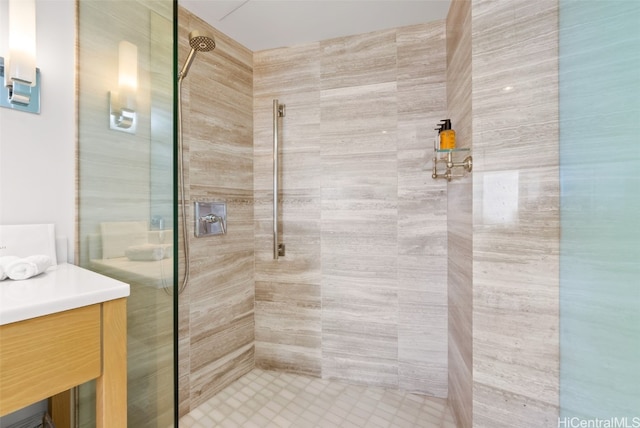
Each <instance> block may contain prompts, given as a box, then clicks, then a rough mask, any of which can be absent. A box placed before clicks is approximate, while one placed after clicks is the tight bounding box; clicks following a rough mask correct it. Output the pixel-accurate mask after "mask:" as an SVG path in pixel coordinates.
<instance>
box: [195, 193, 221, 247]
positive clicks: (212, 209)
mask: <svg viewBox="0 0 640 428" xmlns="http://www.w3.org/2000/svg"><path fill="white" fill-rule="evenodd" d="M194 211H195V216H194V217H195V222H194V223H195V224H194V228H195V235H196V237H198V238H201V237H203V236H211V235H226V233H227V204H226V203H224V202H196V203H195V207H194Z"/></svg>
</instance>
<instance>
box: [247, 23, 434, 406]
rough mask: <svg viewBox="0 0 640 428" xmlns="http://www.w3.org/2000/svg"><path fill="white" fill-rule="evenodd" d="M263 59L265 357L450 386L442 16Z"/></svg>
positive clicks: (271, 361) (260, 161)
mask: <svg viewBox="0 0 640 428" xmlns="http://www.w3.org/2000/svg"><path fill="white" fill-rule="evenodd" d="M254 66H255V67H254V100H255V101H254V129H255V131H254V153H255V165H254V166H255V175H254V189H255V202H256V205H255V247H256V254H255V258H256V272H255V276H256V364H257V365H259V366H261V367H266V368H274V369H284V370H290V371H295V372H301V373H307V374H313V375H317V376H323V377H327V378H338V379H345V380H349V381H354V382H362V383H369V384H376V385H384V386H390V387H400V388H403V389H408V390H415V391H420V392H424V393H428V394H431V395H434V396H441V397H443V396H446V394H447V382H446V366H447V353H446V351H447V350H446V329H447V326H446V313H447V308H446V304H447V302H446V267H445V266H446V195H445V192H444V190H445V186H446V185H445V184H443V183H439V182H434V181H433V180H431V177H430V173H431V172H430V169H431V163H430V162H431V160H430V157H431V150H432V145H431V144H432V138H433V131H432V128H433V127H434V126H435V124H436V123H437V122H438V121H439V120H440V119H442V118H444V116H443V115H444V114H445V104H446V100H445V96H446V93H445V40H444V22H436V23H431V24H424V25H418V26H411V27H406V28H400V29H394V30H388V31H381V32H375V33H370V34H364V35H359V36H352V37H345V38H339V39H333V40H327V41H322V42H319V43H312V44H309V45H304V46H298V47H293V48H283V49H275V50H269V51H263V52H257V53H256V54H255V56H254ZM274 98H278V99H279V100H280V102H281V103H284V104H286V105H287V116H286V117H285V118H284V120H283V132H282V134H283V138H282V144H281V165H282V173H281V174H282V178H281V183H282V184H281V189H282V190H281V191H282V194H281V195H280V199H281V201H282V202H281V213H282V217H281V229H282V241H283V242H284V243H285V244H286V245H287V255H286V256H285V257H284V258H282V259H280V260H279V261H274V260H272V252H271V245H272V243H271V242H272V241H271V239H272V237H271V227H272V223H271V222H272V212H271V198H272V190H271V189H272V188H271V186H272V184H271V180H272V178H271V177H272V176H271V174H272V158H271V156H272V100H273V99H274Z"/></svg>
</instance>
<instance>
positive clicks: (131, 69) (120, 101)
mask: <svg viewBox="0 0 640 428" xmlns="http://www.w3.org/2000/svg"><path fill="white" fill-rule="evenodd" d="M137 92H138V47H137V46H136V45H134V44H133V43H130V42H127V41H124V40H123V41H121V42H120V44H119V46H118V91H117V92H114V91H111V92H110V93H109V98H110V100H109V128H110V129H113V130H115V131H122V132H129V133H131V134H134V133H135V132H136V127H137V124H138V119H137V114H136V96H137Z"/></svg>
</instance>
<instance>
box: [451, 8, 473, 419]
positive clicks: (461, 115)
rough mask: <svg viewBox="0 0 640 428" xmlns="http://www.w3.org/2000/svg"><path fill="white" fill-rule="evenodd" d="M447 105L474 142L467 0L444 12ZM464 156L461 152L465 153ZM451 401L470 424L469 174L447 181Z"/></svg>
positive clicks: (465, 138) (463, 137) (466, 141)
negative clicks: (445, 14) (445, 17)
mask: <svg viewBox="0 0 640 428" xmlns="http://www.w3.org/2000/svg"><path fill="white" fill-rule="evenodd" d="M447 109H448V113H449V117H450V118H451V121H452V124H453V128H454V129H455V131H456V137H457V138H456V140H457V141H456V143H457V146H458V147H468V148H472V149H473V147H472V136H473V135H472V105H471V2H470V1H468V0H453V1H452V3H451V7H450V9H449V14H448V16H447ZM463 156H464V155H463ZM447 197H448V199H447V200H448V208H447V231H448V249H449V252H448V256H449V257H448V266H449V275H448V283H449V290H448V292H449V293H448V303H449V317H448V318H449V330H448V331H449V404H450V406H451V410H452V413H453V414H454V415H455V418H456V421H457V423H458V426H459V427H461V428H468V427H471V426H472V422H471V417H472V411H471V407H472V406H471V404H472V370H471V367H472V364H473V362H472V355H471V350H472V343H473V338H472V324H471V319H472V311H473V294H472V290H473V288H472V274H473V269H472V267H473V266H472V263H473V262H472V251H473V248H472V238H473V237H472V233H473V231H472V197H473V192H472V176H471V175H469V174H467V175H466V177H465V178H461V179H455V180H453V181H451V182H450V183H449V185H448V186H447Z"/></svg>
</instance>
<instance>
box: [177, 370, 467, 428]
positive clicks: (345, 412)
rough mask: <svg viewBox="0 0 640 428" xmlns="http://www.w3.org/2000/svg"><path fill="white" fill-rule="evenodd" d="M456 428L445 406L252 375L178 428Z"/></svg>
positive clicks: (378, 391) (400, 394)
mask: <svg viewBox="0 0 640 428" xmlns="http://www.w3.org/2000/svg"><path fill="white" fill-rule="evenodd" d="M214 427H222V428H266V427H278V428H312V427H320V428H334V427H341V428H342V427H345V428H369V427H371V428H378V427H380V428H386V427H403V428H404V427H407V428H409V427H425V428H456V427H455V424H454V422H453V418H452V417H451V414H450V412H449V410H448V408H447V405H446V400H444V399H440V398H432V397H425V396H422V395H416V394H411V393H408V392H404V391H397V390H391V389H384V388H378V387H366V386H360V385H349V384H346V383H342V382H338V381H329V380H324V379H318V378H313V377H307V376H301V375H295V374H291V373H280V372H272V371H265V370H260V369H255V370H253V371H251V372H249V373H248V374H247V375H245V376H243V377H242V378H240V379H238V380H237V381H236V382H234V383H232V384H231V385H229V386H228V387H227V388H225V389H224V390H222V391H221V392H220V393H219V394H217V395H216V396H215V397H213V398H211V399H210V400H209V401H207V402H206V403H204V404H202V405H200V406H199V407H198V408H196V409H195V410H193V411H191V413H189V414H188V415H186V416H184V417H182V418H181V419H180V428H214Z"/></svg>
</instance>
